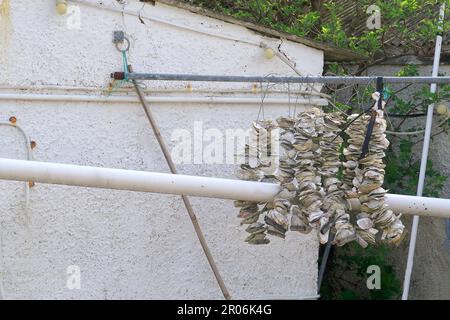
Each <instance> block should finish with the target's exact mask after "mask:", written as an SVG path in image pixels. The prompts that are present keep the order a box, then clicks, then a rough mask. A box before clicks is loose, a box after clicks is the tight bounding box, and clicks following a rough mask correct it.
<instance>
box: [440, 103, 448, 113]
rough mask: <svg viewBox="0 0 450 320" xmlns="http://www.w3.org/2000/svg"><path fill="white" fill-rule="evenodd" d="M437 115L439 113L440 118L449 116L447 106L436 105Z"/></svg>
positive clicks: (442, 104)
mask: <svg viewBox="0 0 450 320" xmlns="http://www.w3.org/2000/svg"><path fill="white" fill-rule="evenodd" d="M437 113H439V114H440V115H442V116H445V115H449V112H448V107H447V105H446V104H444V103H440V104H438V106H437Z"/></svg>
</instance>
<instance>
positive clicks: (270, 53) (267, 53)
mask: <svg viewBox="0 0 450 320" xmlns="http://www.w3.org/2000/svg"><path fill="white" fill-rule="evenodd" d="M264 56H265V57H266V59H272V58H273V57H274V56H275V52H273V50H272V49H271V48H266V49H265V50H264Z"/></svg>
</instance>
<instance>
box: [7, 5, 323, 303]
mask: <svg viewBox="0 0 450 320" xmlns="http://www.w3.org/2000/svg"><path fill="white" fill-rule="evenodd" d="M91 2H98V1H93V0H92V1H91ZM128 2H129V3H130V4H129V5H128V8H131V9H136V10H138V9H139V8H141V4H138V3H137V2H136V1H128ZM103 3H106V4H108V3H112V4H114V3H115V1H103ZM79 8H80V9H81V29H80V30H69V29H68V28H67V27H66V18H65V17H61V16H58V15H57V14H56V12H55V9H54V2H53V1H44V0H36V1H26V0H15V1H12V2H11V12H10V13H9V15H8V17H5V16H2V17H0V20H1V21H0V22H1V23H0V26H2V29H1V30H0V39H1V41H2V42H0V52H1V60H0V86H2V87H8V88H10V87H13V86H25V87H28V86H39V85H59V86H89V87H100V88H105V87H106V86H107V84H108V81H109V79H108V77H109V74H110V72H112V71H119V70H120V69H121V57H120V54H119V53H118V52H117V51H116V50H115V48H114V46H113V44H112V43H111V39H112V32H113V30H117V29H124V30H125V31H126V32H127V34H129V35H130V37H131V40H132V48H131V52H130V60H131V63H132V64H133V66H134V69H135V70H136V71H148V72H150V71H151V72H167V73H177V72H180V73H197V74H230V75H232V74H241V75H265V74H270V73H277V74H284V75H292V71H291V70H290V69H289V68H288V67H286V66H285V65H284V64H282V63H281V62H280V61H278V60H277V59H272V60H267V59H265V58H264V56H263V52H262V51H261V49H259V48H258V47H256V46H252V45H246V44H242V43H239V42H233V41H228V40H223V39H218V38H215V37H210V36H206V35H200V34H197V33H193V32H190V31H184V30H181V29H178V28H174V27H170V26H167V25H163V24H159V23H153V22H150V21H148V20H147V21H145V22H146V24H145V25H144V24H142V23H141V22H140V21H139V20H138V18H136V17H131V16H127V15H125V16H124V17H122V15H121V14H118V13H111V12H107V11H105V10H100V9H94V8H89V7H85V6H82V5H80V7H79ZM143 14H145V15H148V16H154V17H158V18H161V19H165V20H168V21H172V22H175V23H178V24H182V25H188V26H191V27H194V28H198V29H202V30H207V31H210V32H214V33H219V34H224V35H229V36H234V37H238V38H240V39H248V40H251V41H256V42H259V41H261V40H265V41H267V42H269V43H272V44H275V45H278V44H279V41H277V40H273V39H263V38H262V37H261V36H259V35H257V34H255V33H253V32H251V31H249V30H247V29H245V28H242V27H237V26H234V25H230V24H227V23H225V22H221V21H217V20H214V19H209V18H206V17H202V16H198V15H194V14H191V13H188V12H185V11H182V10H179V9H175V8H171V7H167V6H164V5H160V4H158V5H157V6H151V5H147V6H146V7H145V8H144V9H143ZM282 49H283V50H284V51H285V52H286V53H287V54H288V55H289V57H291V58H292V59H294V60H295V61H296V62H297V63H298V67H299V69H300V70H302V71H303V72H304V73H308V74H321V72H322V67H323V54H322V52H320V51H317V50H315V49H311V48H308V47H305V46H303V45H300V44H295V43H290V42H287V41H285V42H284V43H283V45H282ZM148 85H149V86H151V87H152V88H154V87H155V88H163V87H182V86H184V85H185V84H175V83H158V84H157V83H148ZM194 86H195V88H199V87H205V88H206V87H210V88H219V87H221V88H225V87H228V88H229V87H235V88H249V87H251V84H233V85H232V84H226V85H225V84H211V83H209V84H194ZM2 92H8V93H11V92H22V93H33V92H34V91H33V90H25V91H23V90H22V91H17V90H16V91H14V90H13V89H11V88H10V89H3V90H2ZM34 93H35V92H34ZM40 93H42V92H40ZM44 93H49V94H51V93H52V92H47V91H46V92H44ZM63 93H64V92H63ZM80 93H84V94H86V92H80ZM256 97H259V95H257V96H256ZM153 107H154V112H155V114H156V117H157V120H158V122H159V124H160V126H161V130H162V132H163V136H164V138H165V139H166V140H167V141H168V142H169V146H170V147H173V146H174V142H172V141H171V134H172V132H173V130H175V129H187V130H189V131H191V132H192V131H193V127H194V122H195V121H199V120H200V121H203V127H204V128H205V129H207V128H217V129H220V130H225V129H236V128H243V129H246V128H248V127H249V126H250V124H251V121H252V120H254V119H255V117H256V115H257V113H258V109H259V105H232V106H230V105H217V104H215V105H212V104H211V105H210V104H202V105H193V104H171V105H169V104H157V105H154V106H153ZM287 110H288V106H287V105H286V106H279V105H278V106H270V105H267V106H265V115H266V117H276V116H279V115H280V114H286V113H287ZM11 115H14V116H16V117H17V118H18V119H19V123H20V124H21V126H22V127H23V128H24V129H25V130H26V132H27V133H28V134H29V135H30V137H31V138H32V139H33V140H35V141H37V143H38V147H37V149H36V150H35V159H36V160H38V161H48V162H60V163H69V164H79V165H92V166H104V167H113V168H124V169H136V170H147V171H158V172H168V169H167V167H166V165H165V162H164V158H163V156H162V155H161V152H160V151H159V147H158V145H157V142H156V140H155V139H154V137H153V134H152V132H151V130H150V128H149V125H148V123H147V120H146V118H145V115H144V113H143V111H142V109H141V106H140V105H139V104H114V103H75V102H70V101H67V102H63V103H61V102H32V101H27V102H25V101H18V100H16V101H12V100H10V101H0V121H5V120H7V119H8V118H9V117H10V116H11ZM0 132H1V133H0V137H1V139H0V157H7V158H21V159H23V158H25V151H24V147H23V141H22V137H21V136H20V135H19V134H18V132H17V131H15V130H14V128H8V127H0ZM235 169H236V166H233V165H207V164H199V165H180V166H179V171H180V173H184V174H193V175H202V176H213V177H227V178H233V177H234V176H235V175H234V174H235V172H234V171H235ZM23 196H24V192H23V183H18V182H5V181H1V182H0V226H1V228H0V236H1V249H2V254H1V261H0V263H1V264H0V268H1V276H2V278H3V282H4V289H5V293H6V297H7V298H10V299H54V298H56V299H80V298H83V299H114V298H116V299H126V298H142V299H157V298H161V299H164V298H176V299H181V298H193V299H209V298H221V293H220V290H219V289H218V286H217V284H216V283H215V280H214V278H213V275H212V273H211V272H210V269H209V266H208V264H207V262H206V259H205V257H204V255H203V253H202V250H201V248H200V245H199V243H198V241H197V239H196V237H195V234H194V231H193V228H192V226H191V224H190V220H189V219H188V216H187V214H186V212H185V210H184V207H183V206H182V202H181V201H180V198H179V197H177V196H170V195H159V194H143V193H132V192H126V191H108V190H95V189H86V188H77V187H64V186H51V185H43V184H37V185H36V187H35V188H33V189H32V191H31V201H30V206H29V208H28V209H27V210H25V209H24V207H23V203H24V198H23ZM192 202H193V206H194V208H195V210H196V212H197V215H198V218H199V221H200V224H201V225H202V227H203V230H204V232H205V235H206V239H207V240H208V243H209V244H210V246H211V251H212V253H213V255H214V257H215V259H216V261H217V263H218V266H219V268H220V270H221V271H222V274H223V277H224V279H225V282H226V284H227V285H228V288H229V290H230V292H231V294H232V296H233V297H234V298H255V297H256V298H263V297H266V296H270V297H294V296H297V297H300V296H311V295H314V294H315V293H316V290H317V288H316V280H317V251H318V243H317V240H316V237H315V235H312V234H311V235H308V236H301V235H298V234H288V236H287V239H286V240H285V241H282V240H278V239H274V240H273V242H272V243H271V244H270V245H269V246H263V247H255V246H248V245H246V244H245V243H244V241H243V239H244V238H245V232H244V230H243V229H242V228H239V227H238V224H239V220H238V219H237V218H236V214H237V211H236V209H234V208H233V203H232V201H225V200H214V199H201V198H192ZM69 265H77V266H79V267H80V269H81V289H80V290H69V289H68V288H67V287H66V281H67V275H66V268H67V267H68V266H69Z"/></svg>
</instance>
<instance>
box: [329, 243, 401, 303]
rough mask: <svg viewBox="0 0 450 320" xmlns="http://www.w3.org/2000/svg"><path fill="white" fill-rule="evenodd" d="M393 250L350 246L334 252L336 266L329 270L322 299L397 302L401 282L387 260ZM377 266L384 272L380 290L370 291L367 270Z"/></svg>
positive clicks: (352, 244) (383, 247)
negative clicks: (394, 300) (388, 300)
mask: <svg viewBox="0 0 450 320" xmlns="http://www.w3.org/2000/svg"><path fill="white" fill-rule="evenodd" d="M390 250H391V249H390V248H389V247H387V246H385V245H380V246H376V247H368V248H366V249H363V248H361V247H360V246H359V245H358V244H356V243H350V244H348V245H345V246H343V247H340V248H338V249H337V250H335V251H338V252H335V255H334V258H333V265H332V267H331V268H329V270H328V273H327V275H326V277H325V282H324V284H323V287H322V291H321V295H322V299H326V300H328V299H333V300H334V299H341V300H359V299H361V300H387V299H398V298H399V296H400V293H401V284H400V280H399V279H398V278H397V277H396V274H395V268H394V267H393V266H392V265H391V264H390V263H389V261H388V259H387V257H388V256H389V254H390ZM372 265H376V266H379V267H380V271H381V274H380V275H381V288H380V289H379V290H377V289H375V290H369V289H368V288H367V283H366V282H367V277H368V276H369V275H370V274H367V268H368V267H369V266H372Z"/></svg>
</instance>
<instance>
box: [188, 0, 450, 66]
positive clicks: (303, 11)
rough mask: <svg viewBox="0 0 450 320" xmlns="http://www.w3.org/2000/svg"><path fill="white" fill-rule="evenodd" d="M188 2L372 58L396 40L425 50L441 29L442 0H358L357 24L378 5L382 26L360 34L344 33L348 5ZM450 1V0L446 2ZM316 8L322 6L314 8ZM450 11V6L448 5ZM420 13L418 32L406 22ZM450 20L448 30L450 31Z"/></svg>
mask: <svg viewBox="0 0 450 320" xmlns="http://www.w3.org/2000/svg"><path fill="white" fill-rule="evenodd" d="M184 1H185V2H188V3H191V4H194V5H199V6H203V7H206V8H209V9H213V10H215V11H217V12H220V13H225V14H228V15H232V16H234V17H237V18H240V19H245V20H247V21H250V22H255V23H259V24H263V25H266V26H268V27H271V28H274V29H277V30H280V31H284V32H289V33H291V34H295V35H298V36H306V37H309V38H312V39H315V40H320V41H326V42H329V43H332V44H334V45H336V46H339V47H344V48H350V49H352V50H355V51H358V52H360V53H363V54H365V55H367V56H368V57H370V58H373V57H375V56H376V55H377V54H383V43H384V40H386V38H388V37H389V36H390V35H392V34H395V37H396V38H397V39H398V40H399V41H402V42H405V43H407V47H410V49H412V50H416V51H417V50H420V49H421V48H422V46H423V44H424V43H428V41H429V40H430V39H432V38H433V37H434V36H435V35H436V32H437V30H438V27H439V23H438V16H437V14H436V7H437V6H438V5H439V4H440V3H442V1H437V0H409V1H403V0H391V1H384V0H376V1H375V0H355V4H356V6H355V8H356V10H355V12H357V13H358V16H357V17H356V18H355V19H354V20H356V21H366V20H367V19H368V17H369V16H368V14H367V13H366V9H367V8H368V7H369V6H370V5H373V4H376V5H377V6H379V8H380V10H381V17H382V27H381V29H378V30H369V29H366V30H363V32H362V34H360V33H354V32H355V30H354V29H353V28H352V26H350V27H346V28H344V26H343V25H342V21H341V16H342V15H341V14H340V13H341V12H342V10H343V7H342V2H341V1H338V0H328V1H323V3H322V6H320V7H318V6H319V4H320V3H321V1H310V0H235V1H233V0H184ZM445 1H446V2H449V4H450V0H445ZM313 3H316V4H317V5H316V6H314V5H313ZM447 7H450V5H448V6H447ZM417 14H420V15H421V16H422V17H423V18H422V19H421V20H420V21H419V22H417V23H416V25H415V28H412V29H411V28H408V27H407V25H406V20H407V19H408V18H409V17H411V16H415V15H417ZM449 24H450V22H449V20H448V19H447V20H446V22H445V23H444V25H443V28H444V30H445V31H446V30H448V28H449Z"/></svg>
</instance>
